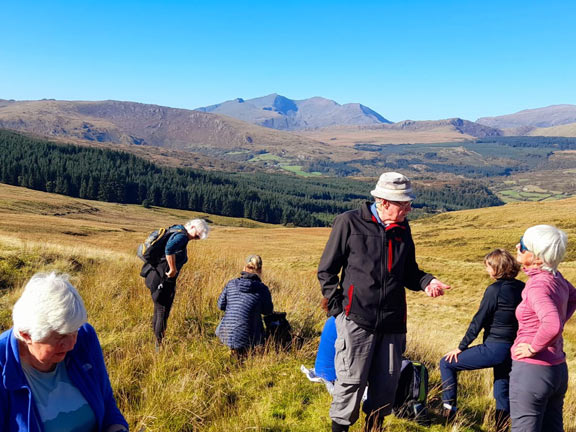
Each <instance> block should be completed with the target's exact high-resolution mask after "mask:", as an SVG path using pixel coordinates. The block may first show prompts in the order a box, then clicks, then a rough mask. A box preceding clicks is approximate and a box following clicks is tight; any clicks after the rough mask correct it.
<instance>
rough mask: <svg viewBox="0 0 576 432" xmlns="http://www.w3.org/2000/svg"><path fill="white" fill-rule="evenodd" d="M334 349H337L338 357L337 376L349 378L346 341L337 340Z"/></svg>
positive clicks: (336, 360) (336, 362) (335, 357)
mask: <svg viewBox="0 0 576 432" xmlns="http://www.w3.org/2000/svg"><path fill="white" fill-rule="evenodd" d="M334 348H335V349H336V355H335V356H334V369H335V370H336V374H337V376H347V375H348V369H349V365H348V361H347V359H346V354H347V353H346V341H345V340H344V339H343V338H337V339H336V341H335V342H334Z"/></svg>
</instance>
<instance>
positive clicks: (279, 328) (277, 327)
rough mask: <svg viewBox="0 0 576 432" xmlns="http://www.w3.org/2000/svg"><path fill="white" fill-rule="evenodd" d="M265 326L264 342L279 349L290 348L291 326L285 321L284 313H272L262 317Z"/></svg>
mask: <svg viewBox="0 0 576 432" xmlns="http://www.w3.org/2000/svg"><path fill="white" fill-rule="evenodd" d="M264 324H265V326H266V340H267V341H271V342H274V343H276V346H278V347H281V348H290V346H291V345H292V326H291V325H290V323H289V322H288V320H287V319H286V312H272V313H271V314H270V315H264Z"/></svg>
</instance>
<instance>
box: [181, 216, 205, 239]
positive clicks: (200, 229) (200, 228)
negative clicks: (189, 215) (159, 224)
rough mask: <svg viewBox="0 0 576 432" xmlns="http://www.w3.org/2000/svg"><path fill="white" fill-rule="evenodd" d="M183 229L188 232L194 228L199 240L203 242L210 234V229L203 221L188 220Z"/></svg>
mask: <svg viewBox="0 0 576 432" xmlns="http://www.w3.org/2000/svg"><path fill="white" fill-rule="evenodd" d="M184 228H186V231H190V229H191V228H196V233H197V234H198V237H199V238H200V240H204V239H205V238H206V237H208V234H209V233H210V227H209V226H208V224H207V223H206V221H205V220H204V219H192V220H189V221H188V222H186V224H185V225H184Z"/></svg>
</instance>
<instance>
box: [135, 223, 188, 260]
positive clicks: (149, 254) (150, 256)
mask: <svg viewBox="0 0 576 432" xmlns="http://www.w3.org/2000/svg"><path fill="white" fill-rule="evenodd" d="M184 231H185V229H183V228H181V226H179V225H174V226H171V227H169V228H160V229H157V230H154V231H152V232H151V233H150V235H148V237H147V238H146V240H144V243H141V244H140V245H139V246H138V252H137V255H138V258H140V259H141V260H142V261H144V262H145V263H146V264H150V265H152V266H157V265H158V264H159V263H160V261H161V260H162V258H163V257H164V249H165V248H166V243H168V240H169V239H170V237H171V236H172V234H174V233H177V232H184Z"/></svg>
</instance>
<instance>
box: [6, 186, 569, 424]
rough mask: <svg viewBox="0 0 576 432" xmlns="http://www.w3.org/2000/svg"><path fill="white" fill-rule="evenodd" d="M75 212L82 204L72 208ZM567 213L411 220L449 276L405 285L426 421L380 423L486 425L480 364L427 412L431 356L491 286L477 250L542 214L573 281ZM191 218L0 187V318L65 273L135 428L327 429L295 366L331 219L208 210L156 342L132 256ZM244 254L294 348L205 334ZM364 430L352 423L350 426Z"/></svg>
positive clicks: (316, 391) (424, 259)
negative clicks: (289, 224)
mask: <svg viewBox="0 0 576 432" xmlns="http://www.w3.org/2000/svg"><path fill="white" fill-rule="evenodd" d="M23 201H25V203H24V204H23V203H22V202H23ZM48 204H49V206H48ZM47 208H48V209H49V210H50V212H48V211H46V209H47ZM62 208H64V209H67V210H68V213H66V212H65V211H62ZM84 208H90V209H92V210H91V211H90V212H73V211H70V209H84ZM39 209H40V210H39ZM575 210H576V200H575V199H569V200H563V201H557V202H554V203H522V204H508V205H506V206H503V207H499V208H491V209H479V210H473V211H463V212H457V213H450V214H443V215H439V216H436V217H434V218H429V219H423V220H418V221H415V222H413V224H412V229H413V233H414V238H415V242H416V247H417V255H418V261H419V263H420V265H421V267H422V268H423V269H424V270H426V271H430V272H432V273H434V274H435V275H436V276H437V277H438V278H440V279H442V280H444V281H445V282H447V283H450V284H451V285H452V291H451V292H450V293H448V294H447V295H446V296H444V297H442V298H438V299H430V298H428V297H426V296H424V295H422V293H412V292H408V295H407V297H408V302H409V318H408V326H409V333H408V352H407V355H408V356H409V357H412V358H414V359H418V360H420V361H423V362H424V363H425V364H426V365H427V366H428V368H429V371H430V378H431V390H430V409H431V411H432V413H433V415H434V416H435V417H434V419H433V420H434V421H433V425H432V426H431V427H430V428H425V427H422V426H419V425H417V424H416V423H414V422H410V421H406V420H399V419H395V418H393V417H389V418H388V419H387V420H386V422H387V423H386V427H387V430H390V431H398V432H399V431H414V432H416V431H418V432H420V431H454V432H463V431H474V432H476V431H478V432H479V431H487V432H491V431H493V430H494V424H493V422H492V417H493V414H494V401H493V399H492V376H491V371H488V370H486V371H477V372H467V373H466V372H465V373H462V374H460V386H459V399H460V403H459V405H460V407H461V412H460V413H459V415H458V417H457V419H456V421H455V422H454V423H453V424H451V425H445V424H444V423H442V420H441V419H440V418H439V417H437V416H436V414H437V413H438V412H439V407H440V374H439V371H438V367H437V364H438V361H439V359H440V357H441V356H442V355H443V354H444V353H446V352H447V351H449V350H450V349H453V348H454V347H456V346H457V344H458V342H459V341H460V339H461V338H462V336H463V335H464V332H465V331H466V328H467V326H468V323H469V322H470V319H471V318H472V315H473V314H474V312H475V311H476V309H477V307H478V305H479V303H480V300H481V297H482V294H483V292H484V289H485V288H486V286H488V285H489V284H490V280H489V278H488V276H487V275H486V274H485V272H484V268H483V265H482V258H483V256H484V255H485V254H486V253H487V252H489V251H490V250H492V249H494V248H496V247H505V248H508V249H510V250H512V248H513V246H514V244H515V243H516V242H517V241H518V239H519V238H520V236H521V235H522V233H523V231H524V230H525V229H526V228H527V227H529V226H531V225H534V224H537V223H552V224H555V225H557V226H559V227H561V228H563V229H565V230H566V231H567V232H568V235H569V237H570V239H571V240H570V241H571V243H570V250H569V252H568V255H567V257H566V261H565V262H564V263H563V264H562V265H561V268H560V270H561V271H562V272H563V273H564V275H565V276H566V277H567V278H568V279H569V280H571V281H573V282H575V281H576V223H575V222H574V217H573V214H574V211H575ZM47 213H50V214H47ZM55 213H57V214H60V215H59V216H55V215H54V214H55ZM196 216H198V214H194V213H190V212H183V211H172V210H167V209H144V208H142V207H138V206H120V205H117V204H105V203H98V202H90V201H83V200H74V199H72V198H66V197H59V196H56V195H50V194H42V193H40V192H34V191H28V190H26V189H20V188H14V187H9V186H4V185H0V217H1V218H2V221H3V223H2V225H1V226H0V284H2V285H1V286H2V288H1V289H0V328H1V329H6V328H8V327H9V326H10V325H11V317H10V313H11V311H10V309H11V306H12V304H13V303H14V301H15V300H16V299H17V298H18V296H19V293H20V288H21V286H22V285H23V283H24V282H25V281H26V280H27V279H28V278H29V277H30V275H31V274H33V273H34V272H37V271H51V270H57V271H65V272H67V273H70V274H71V276H72V282H73V283H74V284H75V285H76V286H77V287H78V289H79V290H80V292H81V294H82V296H83V298H84V301H85V303H86V306H87V309H88V313H89V320H90V322H91V323H92V325H93V326H94V327H95V328H96V330H97V332H98V334H99V337H100V342H101V344H102V347H103V350H104V354H105V358H106V362H107V365H108V371H109V374H110V379H111V381H112V385H113V388H114V392H115V395H116V397H117V400H118V403H119V405H120V407H121V409H122V411H123V412H124V413H125V415H126V417H127V419H128V421H129V423H130V425H131V427H132V430H135V431H140V430H146V431H224V430H226V431H302V432H305V431H328V430H329V425H330V419H329V418H328V408H329V405H330V400H331V398H330V396H329V395H328V393H327V392H326V391H325V389H324V387H323V386H322V385H321V384H314V383H310V382H309V381H308V380H306V379H305V377H304V376H303V375H302V373H301V372H300V370H299V367H300V365H301V364H305V365H307V366H311V365H312V364H313V362H314V357H315V353H316V348H317V344H318V339H319V334H320V331H321V329H322V326H323V324H324V320H325V317H324V315H323V313H322V312H321V311H320V309H319V307H318V305H319V302H320V298H321V297H320V291H319V286H318V282H317V280H316V267H317V264H318V260H319V258H320V255H321V253H322V250H323V247H324V244H325V242H326V240H327V237H328V233H329V230H328V229H324V228H307V229H298V228H285V227H272V226H269V225H264V224H256V223H254V224H252V223H251V222H247V224H248V225H250V226H251V227H250V228H247V227H242V225H243V224H244V222H242V220H238V219H230V218H223V217H217V216H214V217H213V216H210V219H211V220H213V221H214V222H216V224H215V227H214V230H213V233H212V234H211V236H210V238H209V239H208V240H206V241H195V242H191V244H190V246H189V262H188V263H187V265H186V266H185V267H184V269H183V272H182V274H181V277H180V278H179V281H178V288H177V294H176V300H175V303H174V307H173V310H172V314H171V317H170V320H169V323H168V332H167V336H166V343H165V346H164V347H163V349H162V350H161V351H160V352H159V353H156V352H155V350H154V337H153V334H152V331H151V322H150V318H151V315H152V302H151V301H150V297H149V296H150V294H149V292H148V290H147V289H146V288H145V287H144V284H143V280H142V278H140V277H139V270H140V264H141V263H140V261H139V260H138V259H137V258H136V257H135V248H136V246H137V244H138V242H140V241H142V239H143V238H144V237H145V236H146V234H147V233H148V232H149V231H150V230H152V229H154V228H156V227H159V226H166V225H170V224H173V223H176V222H182V221H184V220H186V219H189V218H192V217H196ZM71 233H76V234H77V233H83V234H86V235H80V236H79V235H74V234H71ZM252 253H258V254H259V255H261V256H262V257H263V260H264V273H263V280H264V282H265V283H266V284H268V286H269V287H270V289H271V291H272V296H273V300H274V304H275V309H276V310H278V311H285V312H287V313H288V318H289V320H290V322H291V324H292V326H293V327H294V331H295V333H297V334H298V335H299V336H300V337H301V338H302V345H301V346H298V347H294V348H292V349H291V350H289V351H287V352H286V351H281V350H280V351H277V350H276V349H274V347H270V346H269V347H265V348H264V349H262V350H260V352H257V353H254V355H253V356H251V357H250V358H249V359H248V360H246V361H245V362H244V363H239V362H238V361H237V360H235V359H233V358H231V357H230V355H229V351H228V349H227V348H226V347H224V346H223V345H222V344H221V343H220V342H219V341H218V339H217V338H216V336H215V333H214V332H215V328H216V325H217V324H218V322H219V320H220V318H221V316H222V314H221V312H219V311H218V310H217V307H216V300H217V298H218V295H219V294H220V292H221V290H222V287H223V286H224V284H225V283H226V282H227V281H228V280H229V279H231V278H233V277H236V276H238V274H239V272H240V270H241V268H242V266H243V263H244V261H243V260H244V258H245V257H246V256H247V255H249V254H252ZM564 336H565V341H566V343H565V351H566V353H567V358H568V366H569V369H570V371H571V372H572V375H571V378H570V389H569V391H568V394H567V398H566V402H565V409H564V418H565V425H566V430H567V431H576V393H575V392H576V390H575V388H576V379H575V377H576V321H575V320H572V322H570V323H569V324H568V326H567V327H566V329H565V332H564ZM362 427H363V421H362V420H361V421H359V422H358V423H357V425H355V426H354V427H353V428H352V431H359V430H362V429H361V428H362Z"/></svg>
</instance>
